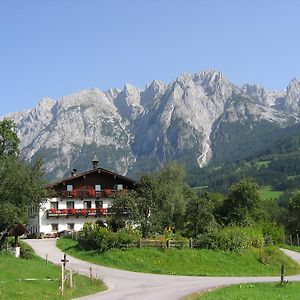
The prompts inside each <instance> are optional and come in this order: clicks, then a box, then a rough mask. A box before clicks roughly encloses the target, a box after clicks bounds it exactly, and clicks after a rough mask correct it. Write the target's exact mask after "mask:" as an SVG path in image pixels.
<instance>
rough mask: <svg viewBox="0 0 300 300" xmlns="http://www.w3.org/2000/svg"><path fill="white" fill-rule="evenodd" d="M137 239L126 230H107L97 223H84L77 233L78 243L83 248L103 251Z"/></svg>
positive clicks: (121, 246) (124, 245) (120, 246)
mask: <svg viewBox="0 0 300 300" xmlns="http://www.w3.org/2000/svg"><path fill="white" fill-rule="evenodd" d="M135 240H137V236H136V235H134V234H132V233H131V232H127V231H126V230H124V229H123V230H120V231H119V232H111V231H108V230H107V228H105V227H101V226H99V225H98V224H91V223H86V224H84V226H83V229H82V231H81V232H80V233H79V234H78V245H79V247H80V248H81V249H84V250H97V251H99V252H105V251H107V250H109V249H112V248H124V247H126V245H128V244H131V243H133V242H134V241H135Z"/></svg>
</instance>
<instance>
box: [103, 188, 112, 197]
mask: <svg viewBox="0 0 300 300" xmlns="http://www.w3.org/2000/svg"><path fill="white" fill-rule="evenodd" d="M103 192H104V195H105V196H111V195H112V194H113V193H112V191H111V190H110V189H104V190H103Z"/></svg>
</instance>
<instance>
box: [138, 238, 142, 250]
mask: <svg viewBox="0 0 300 300" xmlns="http://www.w3.org/2000/svg"><path fill="white" fill-rule="evenodd" d="M138 247H139V248H142V239H139V243H138Z"/></svg>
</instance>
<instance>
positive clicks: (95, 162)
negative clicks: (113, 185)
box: [92, 155, 99, 169]
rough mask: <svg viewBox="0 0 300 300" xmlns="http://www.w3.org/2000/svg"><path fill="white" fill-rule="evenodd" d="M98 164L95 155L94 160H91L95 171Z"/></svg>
mask: <svg viewBox="0 0 300 300" xmlns="http://www.w3.org/2000/svg"><path fill="white" fill-rule="evenodd" d="M98 163H99V160H98V159H97V157H96V155H95V156H94V158H93V160H92V164H93V169H97V168H98Z"/></svg>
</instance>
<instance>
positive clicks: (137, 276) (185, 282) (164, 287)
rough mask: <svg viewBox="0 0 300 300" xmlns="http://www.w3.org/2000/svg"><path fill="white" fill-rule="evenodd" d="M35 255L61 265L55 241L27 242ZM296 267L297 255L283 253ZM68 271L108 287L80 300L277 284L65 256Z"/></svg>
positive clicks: (163, 296)
mask: <svg viewBox="0 0 300 300" xmlns="http://www.w3.org/2000/svg"><path fill="white" fill-rule="evenodd" d="M26 242H27V243H28V244H29V245H30V246H31V247H32V248H33V249H34V250H35V252H36V253H37V255H39V256H41V257H43V258H45V257H46V254H47V256H48V260H49V261H52V262H53V263H55V264H60V260H61V259H62V258H63V252H62V251H61V250H59V249H58V248H57V247H56V246H55V244H56V239H44V240H26ZM283 251H284V252H285V253H286V254H287V255H289V256H290V257H292V258H293V259H294V260H296V261H297V262H298V263H299V262H300V253H295V252H293V251H289V250H283ZM68 259H69V261H70V262H69V263H68V267H71V268H72V269H73V270H74V271H76V272H78V273H81V274H83V275H89V272H90V271H89V270H90V267H92V272H93V274H94V275H96V276H97V277H98V278H101V279H102V280H104V282H105V283H106V285H107V286H108V290H107V291H105V292H101V293H97V294H94V295H90V296H86V297H82V298H80V300H96V299H101V300H137V299H143V300H150V299H151V300H153V299H156V300H174V299H181V298H182V297H184V296H186V295H188V294H191V293H193V292H197V291H201V290H204V289H209V288H213V287H218V286H222V285H229V284H239V283H253V282H272V281H279V276H277V277H200V276H172V275H156V274H146V273H137V272H129V271H123V270H118V269H113V268H108V267H103V266H99V265H95V264H93V263H89V262H85V261H82V260H79V259H76V258H74V257H71V256H69V255H68ZM286 278H287V280H290V281H300V275H294V276H287V277H286Z"/></svg>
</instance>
